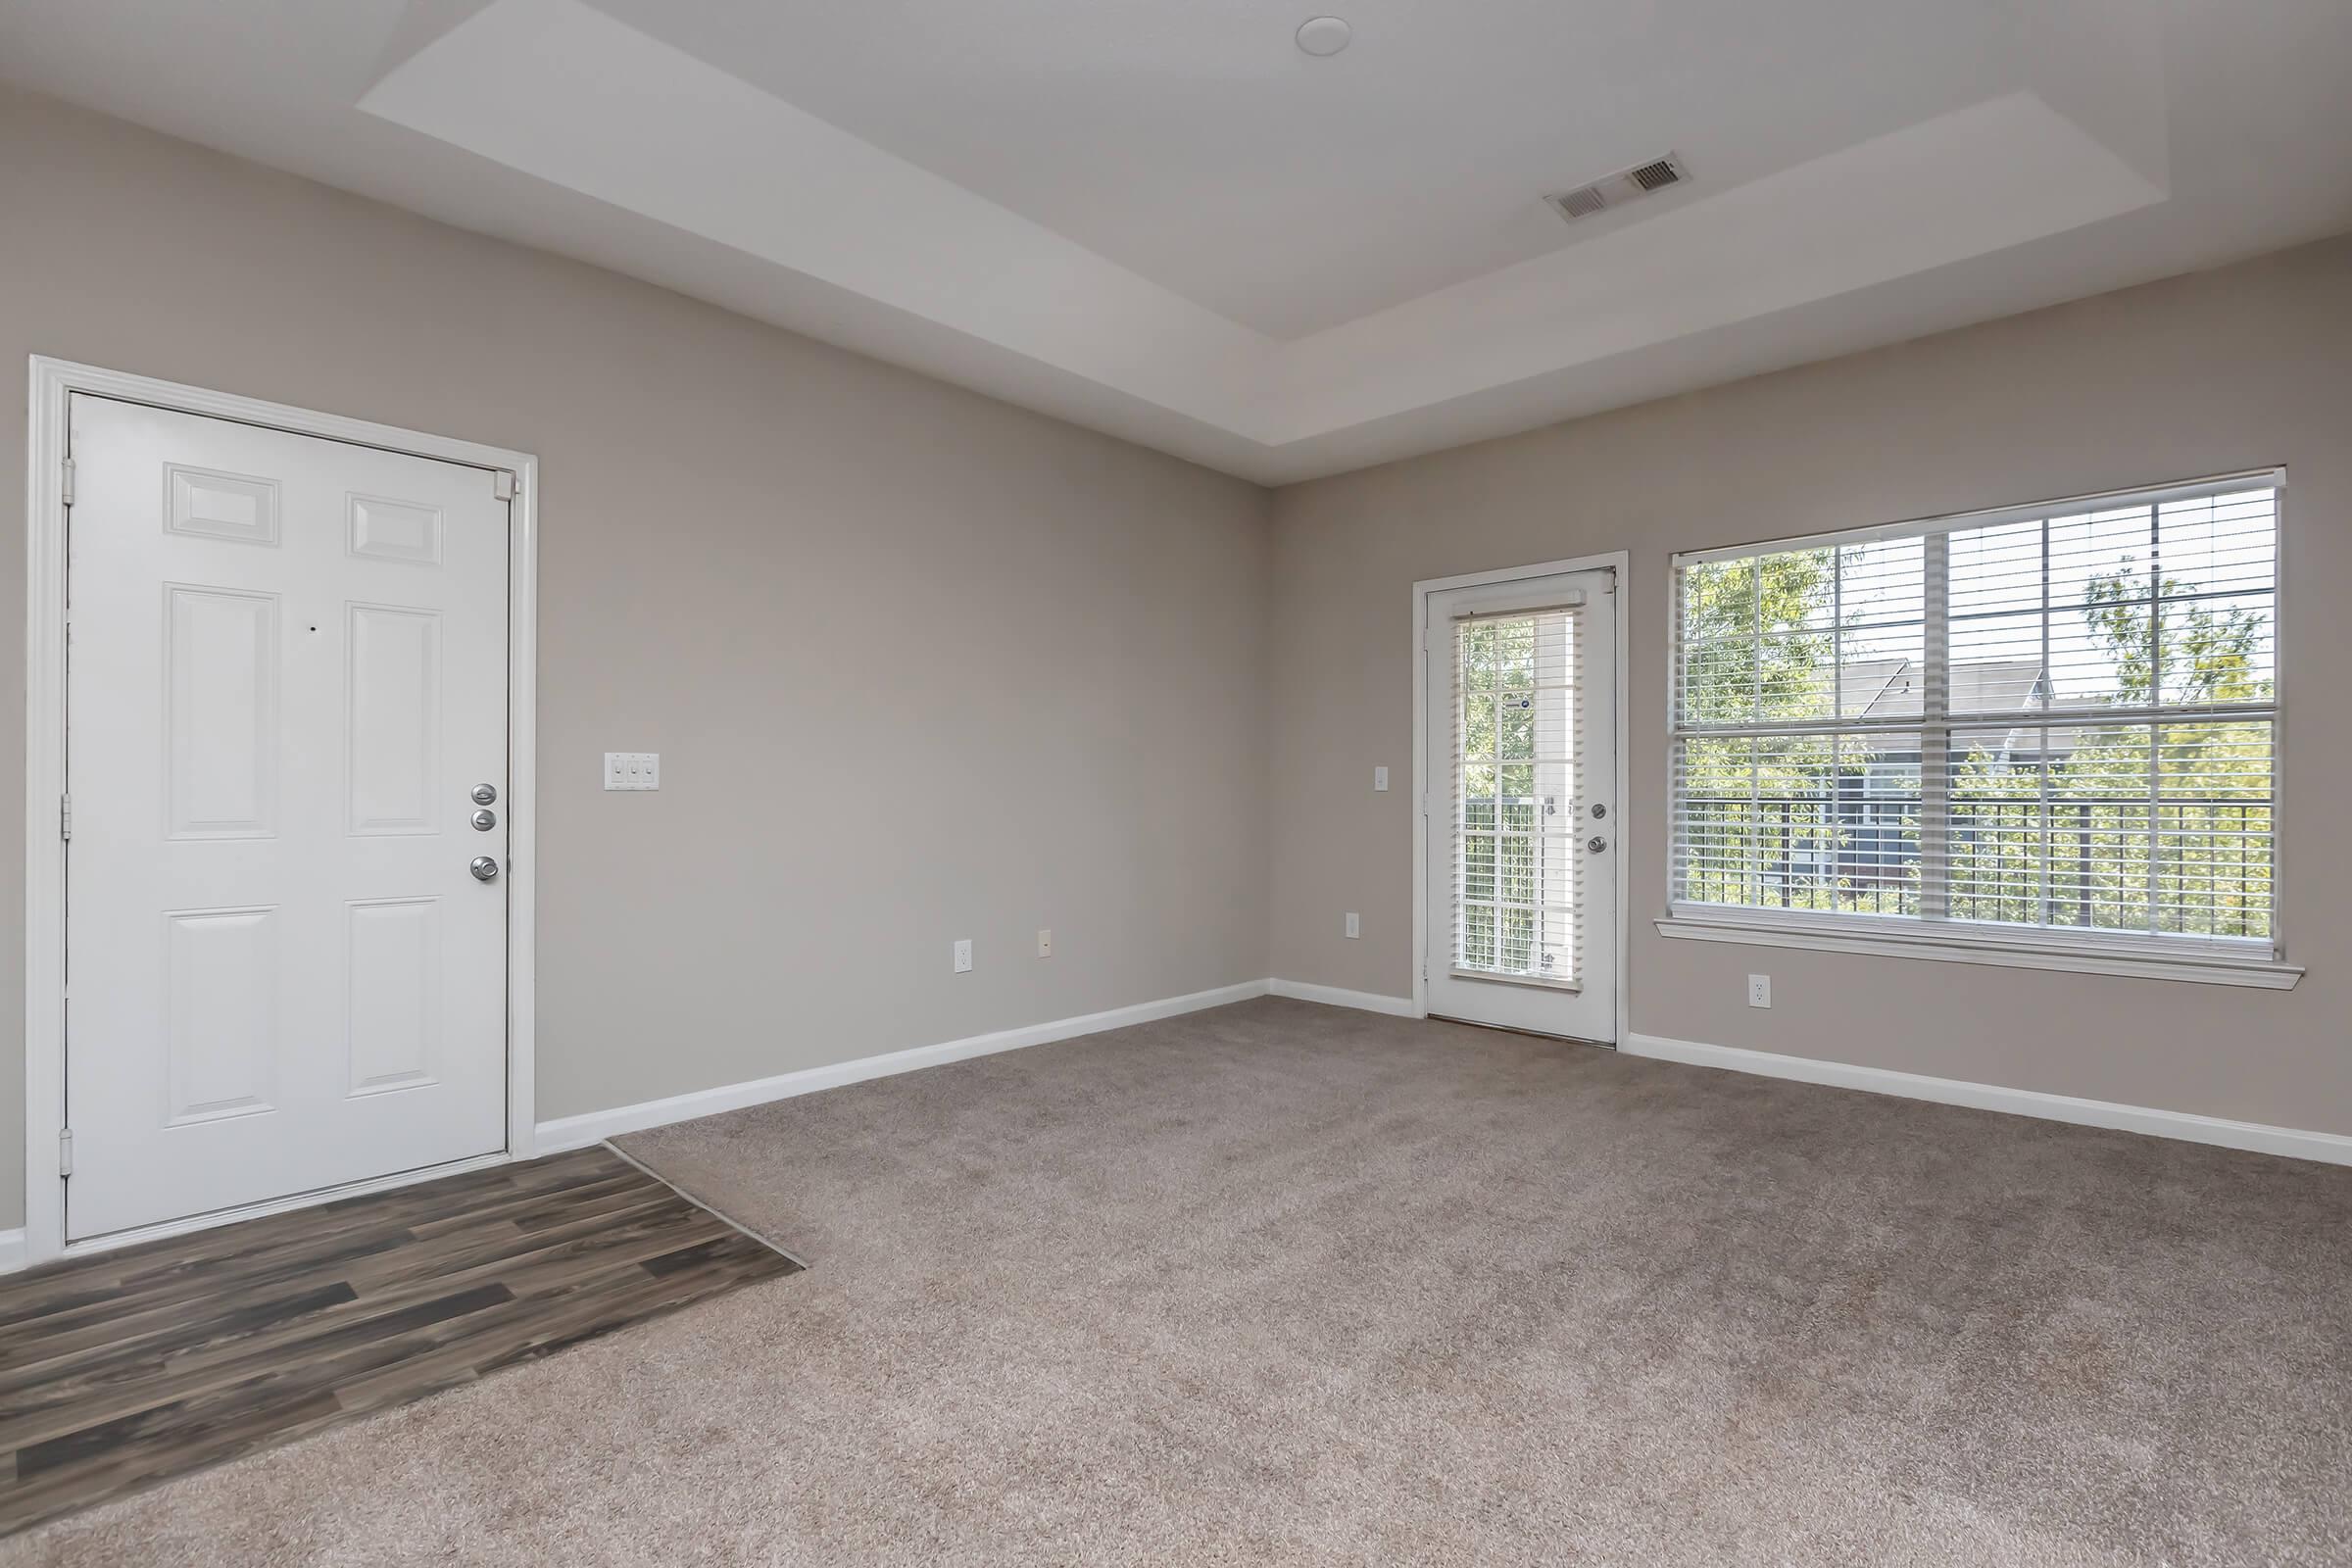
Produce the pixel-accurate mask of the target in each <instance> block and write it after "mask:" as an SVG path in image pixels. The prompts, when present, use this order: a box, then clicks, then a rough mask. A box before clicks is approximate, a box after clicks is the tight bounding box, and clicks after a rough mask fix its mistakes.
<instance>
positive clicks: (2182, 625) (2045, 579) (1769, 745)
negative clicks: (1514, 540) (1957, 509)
mask: <svg viewBox="0 0 2352 1568" xmlns="http://www.w3.org/2000/svg"><path fill="white" fill-rule="evenodd" d="M2279 494H2280V491H2279V476H2278V475H2277V474H2261V475H2255V476H2251V477H2248V476H2239V477H2236V478H2232V479H2226V480H2215V481H2210V482H2207V483H2202V484H2194V485H2184V486H2173V487H2168V488H2166V489H2163V490H2153V491H2145V492H2137V493H2131V494H2125V495H2117V496H2110V497H2102V498H2099V499H2097V500H2095V501H2086V502H2077V503H2070V504H2067V505H2064V506H2061V507H2052V508H2044V509H2026V510H2023V511H2018V512H2010V513H2001V514H1985V515H1976V516H1971V517H1961V518H1949V519H1943V520H1941V521H1937V522H1932V523H1923V524H1911V525H1904V526H1899V527H1893V528H1885V529H1872V530H1863V531H1860V532H1856V533H1850V534H1831V535H1825V536H1822V537H1820V538H1816V539H1810V540H1803V541H1797V542H1793V543H1789V544H1778V545H1770V546H1762V547H1756V548H1751V549H1744V550H1733V551H1713V552H1708V553H1705V554H1700V555H1691V556H1686V557H1681V558H1678V559H1677V561H1676V563H1675V622H1676V629H1675V637H1676V647H1675V658H1674V664H1673V693H1672V701H1673V713H1672V726H1671V728H1672V737H1671V743H1672V748H1673V756H1672V788H1673V802H1672V810H1671V819H1672V852H1673V879H1674V893H1673V896H1674V900H1675V904H1676V906H1677V908H1678V909H1687V910H1689V911H1690V912H1693V913H1700V912H1707V911H1709V910H1722V909H1724V908H1726V907H1729V908H1732V909H1738V910H1752V911H1756V912H1757V914H1758V915H1759V916H1768V917H1772V918H1779V917H1786V918H1788V919H1789V920H1792V921H1803V922H1807V923H1818V922H1822V921H1829V922H1833V923H1848V924H1851V923H1863V922H1868V923H1873V924H1876V923H1880V922H1889V921H1891V922H1899V923H1901V924H1903V925H1905V926H1907V927H1910V928H1912V929H1915V930H1920V931H1923V932H1928V933H1930V934H1932V933H1933V931H1934V930H1935V929H1936V928H1941V929H1943V930H1946V931H1948V932H1951V933H1952V934H1955V935H1957V934H1962V932H1963V931H1964V930H1975V931H1983V930H1984V929H1985V928H1986V927H1988V926H2007V927H2011V928H2018V927H2027V928H2034V931H2037V932H2066V933H2076V934H2081V935H2083V936H2085V937H2087V938H2090V939H2092V940H2094V941H2095V940H2101V939H2105V940H2113V939H2115V938H2118V937H2123V938H2137V939H2141V940H2143V941H2144V940H2147V939H2166V940H2186V941H2194V942H2199V943H2204V944H2221V945H2229V946H2232V947H2238V946H2260V947H2262V948H2264V949H2266V950H2267V949H2269V948H2271V947H2272V946H2273V945H2274V943H2275V939H2276V933H2275V930H2274V924H2273V903H2272V899H2273V862H2274V859H2275V856H2276V839H2275V826H2276V822H2275V788H2276V772H2277V755H2278V674H2277V659H2276V650H2277V639H2278V510H2279Z"/></svg>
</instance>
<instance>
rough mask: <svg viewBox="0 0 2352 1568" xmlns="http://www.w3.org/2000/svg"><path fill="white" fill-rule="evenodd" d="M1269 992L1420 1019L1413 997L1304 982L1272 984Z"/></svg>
mask: <svg viewBox="0 0 2352 1568" xmlns="http://www.w3.org/2000/svg"><path fill="white" fill-rule="evenodd" d="M1266 990H1267V991H1268V992H1269V993H1270V994H1272V995H1274V996H1277V997H1291V998H1295V999H1296V1000H1298V1001H1299V1002H1320V1003H1322V1004H1323V1005H1325V1006H1327V1007H1353V1008H1355V1009H1356V1010H1357V1011H1358V1012H1385V1013H1389V1014H1391V1015H1392V1016H1395V1017H1398V1018H1418V1017H1419V1016H1421V1014H1420V1013H1419V1012H1418V1011H1417V1010H1416V1009H1415V1008H1414V1006H1413V999H1412V998H1410V997H1384V996H1382V995H1381V994H1380V993H1379V992H1377V991H1347V990H1343V989H1342V988H1340V987H1339V986H1317V985H1309V984H1307V983H1306V982H1305V981H1303V980H1269V981H1267V982H1266Z"/></svg>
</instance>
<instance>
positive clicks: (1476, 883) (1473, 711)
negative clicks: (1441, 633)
mask: <svg viewBox="0 0 2352 1568" xmlns="http://www.w3.org/2000/svg"><path fill="white" fill-rule="evenodd" d="M1582 612H1583V598H1582V596H1581V595H1579V596H1578V597H1577V599H1576V600H1575V601H1574V602H1573V603H1564V604H1560V605H1556V606H1552V607H1549V608H1546V609H1541V610H1516V611H1511V612H1508V613H1500V614H1488V615H1466V616H1463V617H1461V618H1459V619H1457V620H1455V621H1454V623H1453V697H1454V701H1453V738H1454V745H1453V765H1452V768H1451V772H1452V782H1453V789H1452V796H1453V843H1454V854H1453V867H1454V901H1453V915H1454V917H1453V968H1454V972H1455V973H1457V974H1461V975H1467V976H1473V977H1487V978H1498V979H1510V980H1520V981H1536V982H1544V983H1550V984H1554V985H1559V986H1563V987H1568V988H1574V987H1576V986H1578V985H1579V984H1580V983H1581V981H1582V976H1583V972H1584V970H1583V947H1584V944H1583V940H1582V922H1581V921H1580V920H1579V919H1578V915H1577V911H1578V887H1577V882H1578V877H1579V864H1580V862H1579V859H1578V857H1577V854H1576V843H1575V839H1574V834H1575V830H1576V825H1577V803H1578V802H1579V801H1580V800H1581V799H1582V792H1583V789H1584V783H1585V781H1584V780H1583V779H1582V777H1581V773H1582V771H1583V763H1582V758H1581V756H1580V748H1579V745H1578V733H1577V732H1578V729H1579V727H1580V726H1581V724H1582V722H1583V713H1584V703H1583V699H1582V697H1581V695H1580V682H1581V678H1582V671H1583V664H1584V661H1583V659H1582V657H1581V648H1580V634H1581V628H1582V625H1583V620H1584V615H1583V613H1582Z"/></svg>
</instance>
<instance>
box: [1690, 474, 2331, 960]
mask: <svg viewBox="0 0 2352 1568" xmlns="http://www.w3.org/2000/svg"><path fill="white" fill-rule="evenodd" d="M2237 484H2243V485H2247V486H2268V487H2270V488H2271V489H2274V490H2276V491H2277V492H2278V517H2277V520H2276V523H2275V527H2276V528H2277V530H2278V551H2277V555H2276V556H2275V558H2274V559H2275V560H2276V562H2277V568H2276V570H2277V582H2276V586H2275V588H2274V590H2273V592H2274V595H2275V598H2274V601H2273V602H2274V603H2275V604H2276V605H2277V606H2278V623H2279V625H2281V626H2283V625H2284V624H2285V623H2286V609H2285V606H2286V598H2287V585H2288V583H2289V581H2290V580H2291V577H2292V573H2291V572H2290V571H2289V570H2288V566H2287V560H2286V552H2287V537H2286V506H2287V502H2286V469H2285V468H2284V466H2276V467H2269V468H2253V469H2248V470H2246V471H2244V472H2240V473H2229V474H2217V475H2214V476H2213V477H2211V478H2206V479H2193V480H2183V481H2181V482H2180V483H2178V484H2172V485H2155V486H2145V487H2139V488H2133V489H2127V490H2111V491H2102V492H2098V493H2096V494H2091V495H2080V496H2065V497H2060V498H2057V499H2055V500H2050V501H2039V502H2034V503H2030V504H2028V505H2025V506H2017V507H2002V508H1997V509H1991V510H1986V511H1983V512H1971V513H1955V514H1950V515H1942V516H1935V517H1921V518H1916V519H1912V520H1910V521H1905V522H1897V523H1888V524H1887V525H1885V526H1884V527H1876V528H1871V527H1865V528H1847V529H1838V530H1836V531H1834V532H1828V533H1817V534H1807V535H1803V536H1799V537H1795V538H1787V539H1769V540H1760V541H1757V542H1755V543H1752V544H1741V545H1727V546H1722V547H1719V548H1717V549H1712V550H1691V551H1683V552H1680V553H1678V554H1676V555H1675V556H1674V558H1673V559H1672V560H1671V561H1670V562H1669V563H1668V570H1667V573H1666V578H1667V581H1666V594H1667V601H1666V603H1667V613H1666V659H1667V665H1668V668H1669V670H1670V671H1671V670H1672V668H1673V664H1674V661H1675V660H1676V659H1677V658H1678V657H1680V639H1681V635H1682V627H1681V620H1680V615H1681V609H1682V607H1681V604H1680V603H1679V601H1678V599H1677V597H1676V596H1677V594H1678V593H1679V591H1680V589H1679V585H1680V583H1681V580H1682V569H1683V567H1684V566H1686V565H1688V564H1692V563H1697V562H1706V561H1721V560H1730V559H1735V558H1741V557H1747V556H1754V555H1762V554H1769V553H1772V552H1776V551H1783V550H1796V549H1802V548H1806V547H1809V546H1815V545H1824V544H1833V543H1835V544H1847V543H1855V542H1861V541H1867V540H1872V539H1893V538H1905V537H1911V536H1915V535H1921V534H1928V533H1936V532H1944V531H1949V530H1952V529H1957V528H1974V527H1985V526H1994V525H1997V524H1999V523H2001V522H2005V521H2012V520H2025V519H2030V518H2034V517H2042V516H2048V515H2053V514H2056V513H2061V512H2067V511H2073V510H2088V509H2091V508H2095V507H2097V506H2098V505H2100V504H2101V503H2103V502H2109V501H2120V500H2126V499H2129V500H2131V501H2135V502H2136V501H2158V502H2161V501H2166V500H2174V499H2179V498H2182V497H2188V496H2197V495H2211V494H2215V493H2217V491H2218V490H2219V489H2220V488H2221V487H2225V486H2229V485H2237ZM1931 613H1932V612H1931ZM2279 648H2280V658H2279V660H2278V668H2277V669H2276V670H2275V672H2274V673H2273V676H2272V680H2273V695H2272V701H2271V703H2270V705H2269V710H2268V711H2269V712H2270V714H2271V717H2272V721H2273V723H2274V724H2275V725H2276V729H2275V731H2274V740H2273V743H2272V744H2273V751H2272V769H2273V775H2272V776H2273V781H2274V782H2273V785H2272V798H2271V820H2272V824H2273V826H2272V832H2273V835H2274V840H2275V845H2277V844H2283V843H2284V842H2285V835H2286V825H2285V824H2286V802H2285V793H2286V790H2285V773H2286V767H2285V759H2286V708H2285V703H2286V691H2285V688H2286V665H2285V659H2284V644H2283V643H2281V644H2280V645H2279ZM1666 685H1667V692H1666V733H1667V736H1668V741H1667V744H1668V746H1669V747H1670V748H1671V747H1672V745H1673V744H1674V735H1675V711H1674V688H1675V683H1674V680H1673V678H1672V676H1671V674H1670V675H1669V678H1668V680H1667V683H1666ZM2199 712H2200V713H2204V712H2208V710H2200V711H2199ZM2132 716H2133V717H2134V718H2137V717H2139V716H2140V715H2138V714H2137V713H2134V714H2133V715H2132ZM1668 791H1669V795H1670V797H1671V793H1672V785H1671V783H1670V784H1669V786H1668ZM1674 815H1675V813H1674V805H1673V801H1672V800H1671V798H1670V799H1669V801H1668V804H1667V811H1666V819H1667V829H1666V831H1667V837H1668V844H1667V856H1666V858H1667V877H1668V884H1669V897H1668V905H1667V913H1666V915H1665V916H1664V917H1663V918H1660V919H1658V920H1657V921H1656V922H1655V924H1656V927H1657V932H1658V935H1660V936H1661V937H1671V938H1675V939H1678V940H1683V941H1691V942H1731V943H1739V944H1743V945H1745V946H1749V947H1764V948H1805V949H1813V950H1816V951H1820V952H1826V953H1856V954H1867V955H1871V956H1879V957H1894V958H1925V959H1930V960H1934V961H1938V962H1945V963H1977V964H1991V965H1997V966H2000V967H2005V968H2017V969H2052V970H2060V971H2064V972H2067V973H2072V974H2112V975H2130V976H2135V977H2138V978H2141V979H2150V980H2174V981H2184V982H2190V983H2199V984H2205V985H2228V986H2251V987H2257V988H2262V989H2267V990H2274V991H2284V990H2291V989H2292V988H2293V986H2294V984H2295V982H2296V981H2298V980H2300V979H2302V978H2303V968H2302V966H2301V965H2299V964H2293V963H2289V962H2287V961H2286V958H2285V953H2286V947H2285V940H2286V939H2285V933H2284V929H2283V927H2282V925H2281V923H2280V911H2278V909H2277V908H2276V907H2274V909H2273V911H2272V918H2271V930H2272V935H2271V936H2270V937H2269V938H2267V939H2264V938H2246V939H2242V940H2232V939H2229V938H2206V937H2163V936H2146V935H2139V934H2136V933H2131V932H2121V933H2095V932H2094V933H2084V932H2071V931H2058V930H2052V929H2050V928H2045V927H2040V926H2001V925H1988V924H1984V923H1980V922H1977V921H1958V920H1934V921H1930V920H1922V919H1919V918H1915V917H1893V916H1882V915H1870V914H1830V913H1817V912H1814V911H1810V910H1793V909H1790V910H1778V909H1756V908H1748V907H1742V906H1739V905H1718V904H1689V903H1683V902H1681V901H1678V900H1675V899H1673V897H1672V891H1673V889H1674V888H1675V887H1677V886H1679V884H1677V883H1676V882H1675V881H1674V878H1675V876H1676V871H1675V867H1674V850H1673V833H1674V828H1673V822H1674ZM2273 855H2274V858H2276V857H2277V856H2278V850H2277V848H2276V847H2275V848H2274V850H2273ZM2277 882H2278V878H2277V876H2276V873H2274V886H2276V885H2277Z"/></svg>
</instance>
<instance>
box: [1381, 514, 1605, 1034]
mask: <svg viewBox="0 0 2352 1568" xmlns="http://www.w3.org/2000/svg"><path fill="white" fill-rule="evenodd" d="M1632 568H1633V556H1632V553H1631V552H1630V551H1624V550H1611V551H1605V552H1603V553H1601V554H1599V555H1593V556H1578V557H1576V558H1575V559H1574V560H1571V561H1546V562H1541V563H1538V564H1534V565H1529V566H1506V567H1503V568H1502V569H1500V570H1498V571H1474V572H1469V573H1466V574H1464V575H1462V576H1458V577H1430V578H1427V579H1424V580H1423V581H1421V582H1417V583H1415V584H1413V1016H1414V1017H1416V1018H1426V1017H1428V1016H1429V761H1428V751H1429V659H1428V657H1427V653H1426V650H1427V648H1428V646H1429V629H1430V619H1429V601H1430V596H1431V595H1433V594H1440V593H1444V592H1446V590H1448V589H1452V588H1485V587H1489V586H1492V585H1493V584H1495V583H1505V582H1518V581H1521V580H1522V579H1524V578H1529V577H1552V576H1557V575H1560V574H1561V573H1564V572H1571V571H1612V572H1615V573H1616V575H1617V613H1616V614H1615V615H1613V616H1611V617H1610V618H1611V619H1612V620H1614V621H1615V622H1616V623H1617V679H1616V682H1615V685H1616V691H1615V693H1614V694H1613V695H1614V697H1615V701H1616V707H1617V711H1616V722H1615V724H1614V725H1613V728H1614V730H1615V745H1616V750H1617V782H1616V794H1615V795H1614V796H1612V797H1611V799H1613V800H1615V801H1616V802H1617V813H1618V814H1617V842H1618V844H1619V845H1620V846H1621V847H1622V846H1625V845H1626V842H1627V839H1626V832H1625V824H1626V820H1627V817H1626V813H1627V811H1628V810H1629V809H1630V803H1631V801H1632V798H1633V789H1632V781H1631V777H1630V775H1629V772H1628V768H1629V766H1630V763H1631V755H1630V754H1631V747H1632V735H1631V730H1630V727H1629V726H1630V722H1631V717H1632V709H1631V705H1630V703H1629V701H1628V697H1627V683H1628V679H1629V670H1630V667H1631V663H1632V660H1631V655H1632V642H1631V622H1632V620H1633V616H1632V614H1631V613H1630V608H1629V607H1630V600H1631V595H1630V594H1629V592H1628V588H1627V579H1628V577H1629V576H1630V574H1631V572H1632ZM1629 864H1630V862H1629V860H1628V859H1627V858H1626V857H1625V856H1624V855H1620V856H1618V858H1617V877H1616V883H1617V889H1616V893H1617V898H1616V903H1617V909H1616V921H1617V1006H1616V1014H1617V1031H1616V1032H1617V1043H1618V1044H1619V1045H1620V1046H1622V1045H1623V1044H1624V1043H1625V1042H1626V1041H1628V1040H1630V1039H1632V1038H1633V1027H1634V1022H1633V1020H1634V1013H1633V994H1632V977H1633V940H1632V939H1633V931H1632V921H1631V919H1630V918H1629V911H1630V910H1631V909H1632V907H1633V904H1632V896H1631V884H1632V881H1633V878H1632V877H1631V876H1630V875H1629V874H1628V866H1629Z"/></svg>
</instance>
